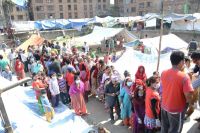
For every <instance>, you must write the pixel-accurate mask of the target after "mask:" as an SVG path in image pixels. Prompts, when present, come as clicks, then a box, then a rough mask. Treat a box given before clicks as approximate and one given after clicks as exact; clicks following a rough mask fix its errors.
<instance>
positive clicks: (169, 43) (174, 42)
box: [141, 34, 188, 51]
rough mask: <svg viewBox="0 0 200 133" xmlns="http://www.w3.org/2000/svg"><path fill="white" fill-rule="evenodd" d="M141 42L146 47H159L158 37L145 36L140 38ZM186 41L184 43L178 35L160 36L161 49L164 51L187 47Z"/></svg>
mask: <svg viewBox="0 0 200 133" xmlns="http://www.w3.org/2000/svg"><path fill="white" fill-rule="evenodd" d="M141 41H142V42H143V44H144V45H145V46H147V47H150V48H152V47H153V48H156V49H157V50H158V49H159V41H160V37H159V36H158V37H154V38H146V39H141ZM187 47H188V43H186V42H185V41H184V40H182V39H181V38H179V37H178V36H176V35H174V34H168V35H163V36H162V44H161V51H164V50H166V49H174V50H177V49H183V48H187Z"/></svg>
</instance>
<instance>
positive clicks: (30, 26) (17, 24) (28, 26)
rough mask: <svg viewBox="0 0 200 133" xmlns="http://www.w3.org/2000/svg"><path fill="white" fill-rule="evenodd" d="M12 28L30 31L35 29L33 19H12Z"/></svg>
mask: <svg viewBox="0 0 200 133" xmlns="http://www.w3.org/2000/svg"><path fill="white" fill-rule="evenodd" d="M12 28H13V29H14V30H15V31H30V30H35V25H34V21H13V22H12Z"/></svg>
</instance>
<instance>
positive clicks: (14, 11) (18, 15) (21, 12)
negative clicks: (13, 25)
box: [9, 5, 29, 21]
mask: <svg viewBox="0 0 200 133" xmlns="http://www.w3.org/2000/svg"><path fill="white" fill-rule="evenodd" d="M9 16H10V19H11V20H14V21H27V20H29V16H28V11H27V10H25V9H23V8H20V7H19V6H17V5H14V6H13V7H10V10H9Z"/></svg>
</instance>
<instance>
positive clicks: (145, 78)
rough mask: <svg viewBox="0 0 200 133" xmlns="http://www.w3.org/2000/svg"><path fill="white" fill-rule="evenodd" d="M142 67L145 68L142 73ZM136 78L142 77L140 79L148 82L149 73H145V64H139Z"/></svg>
mask: <svg viewBox="0 0 200 133" xmlns="http://www.w3.org/2000/svg"><path fill="white" fill-rule="evenodd" d="M140 68H143V72H142V73H141V72H140ZM136 79H140V80H142V81H143V82H144V83H145V82H146V80H147V75H146V73H145V68H144V66H142V65H141V66H139V67H138V70H137V72H136V74H135V80H136Z"/></svg>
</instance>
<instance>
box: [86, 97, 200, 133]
mask: <svg viewBox="0 0 200 133" xmlns="http://www.w3.org/2000/svg"><path fill="white" fill-rule="evenodd" d="M87 109H88V112H89V113H90V115H88V116H86V117H83V119H85V120H86V121H87V123H88V124H90V125H94V126H95V127H98V126H103V127H105V128H106V129H108V130H109V131H110V132H111V133H132V131H131V130H130V129H128V128H127V127H124V126H121V125H120V124H119V123H120V121H117V122H116V123H115V124H114V125H112V124H111V123H110V119H109V113H108V112H106V111H105V109H104V105H103V104H102V103H100V102H99V101H98V100H97V99H96V98H91V99H90V101H89V102H88V103H87ZM198 116H200V109H196V110H195V112H194V113H193V114H192V116H191V117H190V119H188V120H187V121H186V122H185V124H184V126H183V131H182V133H200V130H198V129H197V126H198V124H197V123H196V122H195V121H194V120H193V119H194V118H196V117H198Z"/></svg>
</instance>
